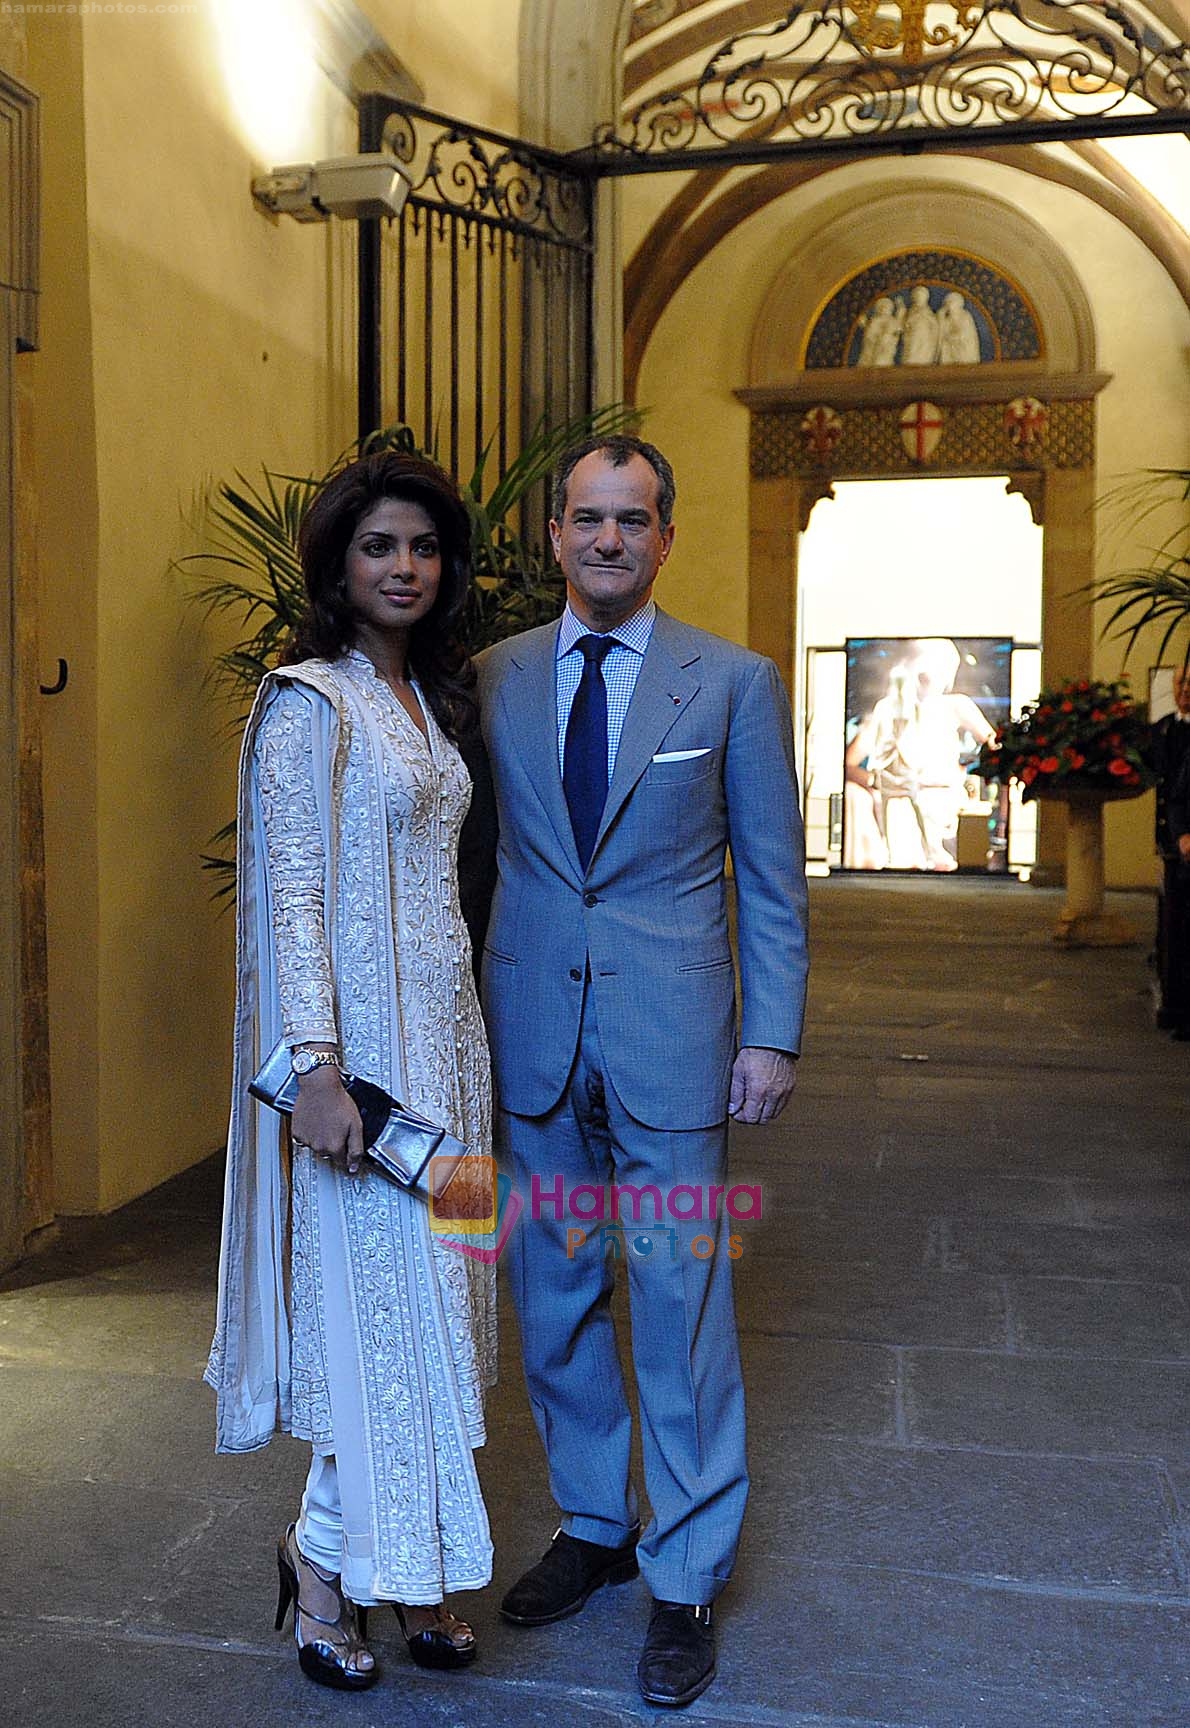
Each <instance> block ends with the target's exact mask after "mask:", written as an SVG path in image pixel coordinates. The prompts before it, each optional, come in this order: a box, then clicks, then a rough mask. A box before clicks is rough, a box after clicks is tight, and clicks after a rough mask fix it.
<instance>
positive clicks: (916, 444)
mask: <svg viewBox="0 0 1190 1728" xmlns="http://www.w3.org/2000/svg"><path fill="white" fill-rule="evenodd" d="M945 424H946V419H945V416H944V415H943V413H942V410H941V408H939V407H937V406H936V405H935V404H934V403H933V402H911V403H910V404H909V406H908V408H902V410H901V443H902V444H903V445H904V446H905V450H906V453H907V454H908V457H909V460H910V461H911V462H928V461H929V460H930V457H931V456H932V455H933V454H934V451H935V450H936V449H937V448H938V440H939V439H940V438H941V436H942V428H943V427H944V426H945Z"/></svg>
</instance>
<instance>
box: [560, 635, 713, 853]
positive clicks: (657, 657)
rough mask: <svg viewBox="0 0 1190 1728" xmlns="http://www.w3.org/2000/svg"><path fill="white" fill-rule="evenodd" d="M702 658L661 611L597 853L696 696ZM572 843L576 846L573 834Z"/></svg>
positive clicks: (626, 726)
mask: <svg viewBox="0 0 1190 1728" xmlns="http://www.w3.org/2000/svg"><path fill="white" fill-rule="evenodd" d="M698 659H699V651H698V648H697V646H696V645H695V643H694V642H693V640H691V638H690V637H689V636H688V634H687V632H686V631H685V630H683V629H682V627H681V625H679V624H677V623H676V622H675V621H674V619H672V618H670V617H669V616H668V614H666V613H664V612H661V611H658V613H657V616H656V618H655V620H654V622H653V634H652V636H651V637H650V638H649V646H648V650H647V652H646V654H645V658H644V663H643V664H642V666H641V669H640V671H639V673H638V674H637V679H636V686H635V688H634V689H633V692H632V701H631V702H630V703H629V704H628V713H627V714H626V715H625V717H624V730H623V731H622V732H621V734H620V746H619V749H618V750H617V751H616V771H615V773H614V774H613V775H612V783H611V785H610V786H609V787H608V791H607V803H606V804H605V805H604V806H603V819H602V821H601V822H600V824H599V833H598V834H597V835H596V837H595V851H596V852H597V851H598V850H599V845H600V842H601V841H602V839H603V836H604V835H605V834H606V833H607V830H608V829H609V828H610V827H611V825H612V823H613V822H614V821H615V819H616V817H617V816H618V815H619V813H620V811H621V810H622V809H623V807H624V801H625V799H626V798H627V797H628V794H629V793H630V792H631V790H632V788H633V787H634V786H635V785H636V783H637V781H638V780H639V779H640V777H641V775H642V774H643V773H644V771H645V769H646V768H647V767H648V765H649V763H650V762H651V761H652V759H653V756H654V754H655V752H656V751H657V749H658V747H659V745H660V744H661V743H662V741H663V739H664V738H665V734H666V733H667V732H668V731H669V729H670V727H671V726H672V725H673V723H674V721H675V720H676V719H677V718H678V716H679V715H680V714H682V713H684V712H685V710H686V708H687V707H688V706H689V704H690V702H691V701H692V700H693V698H694V696H695V695H696V694H697V692H698V689H699V679H698V675H697V671H696V670H695V668H696V663H697V661H698ZM555 766H556V759H555ZM560 789H561V780H560V779H559V790H560ZM560 802H561V805H562V814H563V817H567V816H568V812H567V809H566V800H565V798H564V797H563V798H562V799H561V800H560ZM571 842H572V846H573V835H572V836H571ZM593 856H594V853H593V854H592V857H593ZM575 861H576V862H577V854H575Z"/></svg>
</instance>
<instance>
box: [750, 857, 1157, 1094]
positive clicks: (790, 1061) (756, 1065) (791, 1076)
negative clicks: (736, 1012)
mask: <svg viewBox="0 0 1190 1728" xmlns="http://www.w3.org/2000/svg"><path fill="white" fill-rule="evenodd" d="M1188 838H1190V837H1188ZM796 1081H797V1057H796V1056H790V1055H789V1053H788V1052H787V1051H785V1050H763V1049H760V1048H758V1047H757V1046H751V1047H748V1046H746V1047H745V1048H744V1049H743V1050H741V1051H740V1053H739V1055H738V1056H737V1057H736V1059H735V1065H734V1067H733V1068H732V1070H731V1096H730V1098H729V1099H728V1101H727V1113H728V1115H729V1116H734V1117H735V1119H736V1121H737V1122H773V1121H775V1120H776V1118H777V1117H778V1116H779V1115H780V1114H781V1112H782V1110H784V1108H785V1106H786V1105H787V1104H788V1103H789V1100H790V1098H791V1097H792V1096H793V1088H794V1085H795V1083H796Z"/></svg>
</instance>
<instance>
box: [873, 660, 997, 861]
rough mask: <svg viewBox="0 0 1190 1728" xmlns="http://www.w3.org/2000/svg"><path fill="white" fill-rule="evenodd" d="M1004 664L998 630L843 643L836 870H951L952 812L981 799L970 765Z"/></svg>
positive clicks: (955, 818) (991, 714)
mask: <svg viewBox="0 0 1190 1728" xmlns="http://www.w3.org/2000/svg"><path fill="white" fill-rule="evenodd" d="M1011 666H1012V642H1011V640H1009V639H1007V638H992V637H949V636H921V637H873V638H853V639H851V640H849V641H848V643H847V697H846V742H845V755H844V809H843V867H844V869H849V870H928V871H937V872H950V871H952V870H955V869H957V868H958V853H957V836H958V828H959V816H960V813H961V812H962V811H963V810H964V808H967V807H969V806H971V805H973V804H974V805H977V806H978V805H981V803H982V801H981V797H980V793H981V788H980V785H979V780H978V775H976V774H975V773H974V772H973V769H974V763H975V759H976V757H977V755H978V753H979V746H980V745H981V744H982V743H983V742H984V740H985V739H987V738H990V737H991V736H992V734H993V733H994V732H995V730H996V727H997V726H998V725H999V724H1000V721H1001V720H1003V719H1005V718H1006V717H1007V715H1008V711H1009V699H1010V679H1011ZM988 814H989V815H991V805H990V803H989V804H988Z"/></svg>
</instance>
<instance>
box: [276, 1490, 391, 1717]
mask: <svg viewBox="0 0 1190 1728" xmlns="http://www.w3.org/2000/svg"><path fill="white" fill-rule="evenodd" d="M300 1568H306V1569H308V1570H309V1571H310V1572H312V1573H313V1575H314V1577H315V1578H316V1579H317V1581H318V1583H319V1584H321V1585H322V1586H323V1588H324V1589H325V1590H327V1591H328V1592H329V1593H330V1594H331V1595H333V1596H334V1597H335V1598H336V1600H337V1601H338V1605H339V1610H338V1613H337V1614H336V1615H335V1617H334V1619H330V1618H328V1617H327V1616H326V1615H324V1614H316V1613H315V1612H314V1610H313V1609H312V1608H311V1607H310V1606H309V1605H308V1603H304V1602H303V1601H302V1592H301V1571H300V1570H299V1569H300ZM290 1603H292V1604H293V1636H294V1642H295V1643H296V1644H297V1652H298V1665H299V1666H300V1668H301V1670H302V1673H303V1674H304V1675H305V1676H306V1678H307V1679H309V1680H314V1681H316V1682H317V1683H318V1685H319V1686H334V1687H337V1688H338V1689H339V1690H340V1691H344V1692H363V1691H365V1690H366V1689H367V1688H368V1687H369V1686H373V1685H375V1683H376V1680H377V1678H378V1670H377V1668H376V1666H375V1664H373V1666H372V1667H371V1668H359V1667H357V1666H356V1663H357V1662H358V1660H359V1657H360V1656H361V1655H370V1654H371V1652H370V1651H369V1650H368V1648H367V1644H366V1642H365V1640H366V1638H367V1625H368V1611H367V1609H366V1608H357V1607H356V1606H355V1603H354V1602H349V1601H348V1600H347V1598H346V1597H345V1596H344V1594H343V1591H342V1588H341V1587H340V1584H339V1579H338V1577H337V1575H336V1574H334V1573H327V1572H324V1571H323V1570H322V1568H321V1567H320V1566H316V1565H315V1564H314V1562H313V1561H312V1560H307V1559H306V1558H305V1556H304V1555H303V1554H302V1553H301V1552H300V1551H299V1549H298V1546H297V1538H296V1535H295V1533H294V1526H293V1525H292V1524H291V1525H290V1526H289V1529H288V1530H287V1531H286V1532H285V1534H284V1536H282V1537H281V1538H280V1539H279V1541H278V1543H277V1618H276V1622H275V1624H276V1629H277V1631H278V1632H280V1630H281V1629H282V1627H283V1626H284V1624H285V1616H286V1614H287V1613H288V1611H289V1606H290ZM307 1621H313V1622H314V1624H315V1625H316V1626H323V1627H325V1628H326V1634H325V1635H324V1636H316V1637H314V1638H310V1639H303V1636H302V1634H303V1631H304V1630H305V1625H304V1623H305V1622H307Z"/></svg>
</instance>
